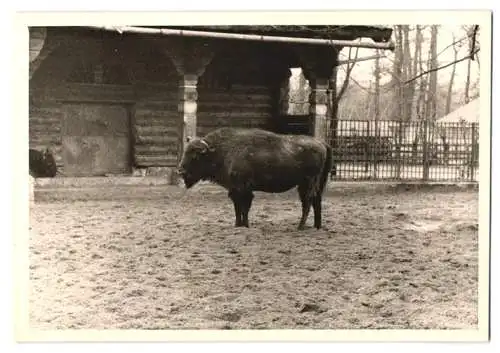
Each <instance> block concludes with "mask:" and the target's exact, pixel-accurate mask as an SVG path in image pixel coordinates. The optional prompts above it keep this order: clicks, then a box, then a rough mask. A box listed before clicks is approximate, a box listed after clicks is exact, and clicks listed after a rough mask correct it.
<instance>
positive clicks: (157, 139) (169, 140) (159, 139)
mask: <svg viewBox="0 0 500 353" xmlns="http://www.w3.org/2000/svg"><path fill="white" fill-rule="evenodd" d="M135 141H136V143H137V144H138V145H142V144H145V145H154V146H165V145H171V144H177V143H178V142H179V137H178V136H175V135H173V136H172V135H156V136H151V135H149V136H148V135H137V136H136V138H135Z"/></svg>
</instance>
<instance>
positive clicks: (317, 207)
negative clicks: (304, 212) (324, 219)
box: [312, 194, 321, 229]
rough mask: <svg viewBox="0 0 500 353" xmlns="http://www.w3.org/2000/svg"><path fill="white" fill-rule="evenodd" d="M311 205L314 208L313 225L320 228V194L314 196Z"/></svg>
mask: <svg viewBox="0 0 500 353" xmlns="http://www.w3.org/2000/svg"><path fill="white" fill-rule="evenodd" d="M312 205H313V209H314V227H315V228H316V229H321V194H319V195H316V196H315V197H314V199H313V203H312Z"/></svg>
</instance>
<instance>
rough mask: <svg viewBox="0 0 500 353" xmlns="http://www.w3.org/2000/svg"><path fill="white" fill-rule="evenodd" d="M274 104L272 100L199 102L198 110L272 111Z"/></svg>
mask: <svg viewBox="0 0 500 353" xmlns="http://www.w3.org/2000/svg"><path fill="white" fill-rule="evenodd" d="M272 108H273V105H272V104H271V103H270V102H234V101H231V102H223V101H219V102H201V103H200V104H198V112H207V111H220V110H248V111H250V110H251V111H258V112H265V111H268V112H270V111H271V110H272Z"/></svg>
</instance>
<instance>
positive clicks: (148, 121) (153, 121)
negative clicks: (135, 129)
mask: <svg viewBox="0 0 500 353" xmlns="http://www.w3.org/2000/svg"><path fill="white" fill-rule="evenodd" d="M133 124H134V125H135V126H141V127H148V126H158V127H160V126H163V127H166V128H170V129H175V128H178V127H179V125H180V124H181V121H180V118H177V117H176V118H175V119H168V118H165V117H161V116H160V117H155V116H149V117H144V116H136V117H135V121H134V123H133Z"/></svg>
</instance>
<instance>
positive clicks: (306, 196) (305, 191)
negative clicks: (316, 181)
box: [298, 182, 312, 230]
mask: <svg viewBox="0 0 500 353" xmlns="http://www.w3.org/2000/svg"><path fill="white" fill-rule="evenodd" d="M298 191H299V197H300V202H301V203H302V216H301V217H300V222H299V226H298V230H303V229H304V228H305V225H306V221H307V217H308V216H309V212H310V211H311V204H312V197H311V183H310V182H306V183H303V184H300V185H299V187H298Z"/></svg>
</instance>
